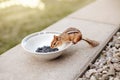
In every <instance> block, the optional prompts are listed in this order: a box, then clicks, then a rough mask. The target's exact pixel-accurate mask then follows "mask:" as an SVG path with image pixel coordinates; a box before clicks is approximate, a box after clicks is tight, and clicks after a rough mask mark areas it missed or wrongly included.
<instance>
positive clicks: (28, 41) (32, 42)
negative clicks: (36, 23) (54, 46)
mask: <svg viewBox="0 0 120 80" xmlns="http://www.w3.org/2000/svg"><path fill="white" fill-rule="evenodd" d="M59 34H60V33H58V32H36V33H33V34H30V35H28V36H26V37H25V38H24V39H23V40H22V42H21V45H22V47H23V48H24V50H26V51H27V52H28V53H29V54H33V55H37V56H38V57H39V58H40V59H43V60H49V59H54V58H56V57H58V56H60V55H61V54H62V53H63V52H64V51H65V50H66V49H68V47H69V46H71V45H72V44H71V43H66V44H63V45H62V46H60V47H58V49H59V50H58V51H55V52H47V53H40V52H36V50H37V48H38V47H43V46H50V44H51V41H52V39H53V36H54V35H59Z"/></svg>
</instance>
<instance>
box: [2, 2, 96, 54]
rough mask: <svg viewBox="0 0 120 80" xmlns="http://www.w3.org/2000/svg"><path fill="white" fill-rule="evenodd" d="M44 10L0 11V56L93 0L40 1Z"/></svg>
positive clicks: (20, 9)
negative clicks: (26, 37) (27, 36)
mask: <svg viewBox="0 0 120 80" xmlns="http://www.w3.org/2000/svg"><path fill="white" fill-rule="evenodd" d="M42 1H43V2H44V3H45V5H46V6H45V9H44V10H39V9H37V8H36V9H31V8H25V7H22V6H12V7H9V8H5V9H0V54H2V53H3V52H5V51H6V50H8V49H10V48H12V47H14V46H15V45H17V44H19V43H20V42H21V40H22V39H23V38H24V37H25V36H26V35H28V34H30V33H33V32H36V31H41V30H42V29H44V28H46V27H48V26H49V25H51V24H53V23H55V22H56V21H58V20H60V19H61V18H63V17H65V16H67V15H68V14H70V13H71V12H73V11H75V10H77V9H79V8H81V7H83V6H85V5H87V4H88V3H90V2H92V1H94V0H62V1H59V0H42Z"/></svg>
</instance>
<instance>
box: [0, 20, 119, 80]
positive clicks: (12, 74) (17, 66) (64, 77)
mask: <svg viewBox="0 0 120 80" xmlns="http://www.w3.org/2000/svg"><path fill="white" fill-rule="evenodd" d="M71 26H72V27H76V28H78V29H80V30H81V32H82V34H83V35H84V36H85V37H88V38H90V39H94V40H97V41H99V42H100V45H99V46H98V47H95V48H92V47H91V46H89V45H88V44H87V43H85V42H84V41H80V42H79V43H78V44H76V45H73V46H71V47H70V49H69V50H68V51H66V52H65V53H64V54H63V55H62V56H61V57H59V58H58V59H56V60H51V61H40V59H39V58H38V57H37V58H36V57H34V56H31V55H29V53H28V52H26V51H24V50H23V48H22V47H21V46H20V45H18V46H16V47H14V48H13V49H11V50H9V51H7V52H6V53H4V54H3V55H1V56H0V80H16V79H17V80H74V79H76V78H77V77H78V76H79V75H80V74H81V73H82V72H83V71H84V70H85V69H86V67H87V66H88V64H89V63H90V62H91V61H92V60H93V59H94V58H95V57H96V56H97V54H99V52H100V51H101V49H102V48H103V47H104V46H105V44H106V43H107V42H108V40H109V39H110V38H111V37H112V35H113V34H114V33H115V32H116V30H117V29H118V28H119V27H118V26H115V25H110V24H102V23H96V22H92V21H84V20H74V19H68V18H65V19H63V20H61V21H59V22H57V23H55V24H53V25H51V26H50V27H48V28H47V29H45V30H44V31H59V32H61V31H64V30H65V29H66V28H67V27H71ZM38 56H39V55H38Z"/></svg>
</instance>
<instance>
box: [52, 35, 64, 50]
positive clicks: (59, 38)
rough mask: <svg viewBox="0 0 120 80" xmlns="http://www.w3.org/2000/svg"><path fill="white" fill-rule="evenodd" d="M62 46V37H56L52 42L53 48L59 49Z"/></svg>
mask: <svg viewBox="0 0 120 80" xmlns="http://www.w3.org/2000/svg"><path fill="white" fill-rule="evenodd" d="M60 45H62V41H61V37H59V36H56V35H54V38H53V40H52V42H51V48H57V47H58V46H60Z"/></svg>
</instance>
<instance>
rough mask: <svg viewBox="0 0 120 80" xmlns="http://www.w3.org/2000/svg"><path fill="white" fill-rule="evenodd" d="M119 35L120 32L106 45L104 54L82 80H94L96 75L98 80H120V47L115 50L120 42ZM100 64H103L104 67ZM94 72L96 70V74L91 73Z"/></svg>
mask: <svg viewBox="0 0 120 80" xmlns="http://www.w3.org/2000/svg"><path fill="white" fill-rule="evenodd" d="M118 33H120V30H119V32H117V33H116V35H114V36H113V38H112V39H111V41H110V42H109V43H108V44H107V45H106V47H105V49H104V50H103V51H102V54H101V55H100V56H99V57H98V58H97V60H96V61H95V63H93V64H91V65H90V66H91V67H90V69H88V70H87V71H86V72H85V74H84V75H83V77H81V79H82V78H83V79H86V80H87V79H91V78H93V77H92V76H94V75H96V77H97V79H98V80H99V79H100V78H102V79H100V80H117V79H118V80H120V58H119V57H120V50H119V49H120V47H119V48H115V44H117V43H119V42H120V40H118V37H119V36H120V35H118ZM111 43H114V44H111ZM106 48H107V49H106ZM104 61H105V63H104ZM103 63H104V64H103ZM100 64H102V66H101V65H100ZM93 66H94V67H93ZM93 70H96V72H95V73H94V74H91V73H90V71H93ZM88 73H89V74H88ZM86 74H87V75H86ZM98 74H101V75H98Z"/></svg>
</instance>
